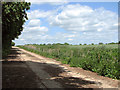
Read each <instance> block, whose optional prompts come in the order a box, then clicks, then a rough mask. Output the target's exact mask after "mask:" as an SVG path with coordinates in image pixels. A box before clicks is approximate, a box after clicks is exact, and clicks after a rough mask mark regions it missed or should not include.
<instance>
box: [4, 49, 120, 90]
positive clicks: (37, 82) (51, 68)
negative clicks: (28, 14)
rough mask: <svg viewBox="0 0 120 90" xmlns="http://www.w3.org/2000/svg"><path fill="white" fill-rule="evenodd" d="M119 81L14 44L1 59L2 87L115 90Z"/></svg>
mask: <svg viewBox="0 0 120 90" xmlns="http://www.w3.org/2000/svg"><path fill="white" fill-rule="evenodd" d="M118 84H120V81H119V80H114V79H111V78H108V77H103V76H99V75H97V74H96V73H94V72H91V71H86V70H83V69H81V68H76V67H70V66H69V65H66V64H61V62H59V61H56V60H54V59H50V58H46V57H43V56H40V55H37V54H34V53H31V52H28V51H26V50H23V49H20V48H18V47H12V49H11V54H10V55H8V57H7V58H6V59H3V60H2V87H3V88H44V89H53V88H62V89H66V88H82V89H83V88H92V89H94V90H98V89H100V90H103V89H112V90H117V89H118V86H119V85H118Z"/></svg>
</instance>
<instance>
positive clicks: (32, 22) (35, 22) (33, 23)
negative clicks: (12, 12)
mask: <svg viewBox="0 0 120 90" xmlns="http://www.w3.org/2000/svg"><path fill="white" fill-rule="evenodd" d="M40 24H41V22H40V19H32V20H30V22H29V24H28V26H29V27H35V26H39V25H40Z"/></svg>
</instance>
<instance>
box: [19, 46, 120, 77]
mask: <svg viewBox="0 0 120 90" xmlns="http://www.w3.org/2000/svg"><path fill="white" fill-rule="evenodd" d="M19 47H20V48H23V49H25V50H28V51H31V52H34V53H37V54H40V55H42V56H45V57H49V58H55V59H56V60H59V61H61V62H62V63H64V64H70V66H72V67H81V68H83V69H85V70H90V71H93V72H96V73H98V74H99V75H102V76H107V77H110V78H113V79H120V67H119V65H120V63H119V61H118V48H117V45H111V46H110V45H85V46H83V45H82V46H79V45H78V46H75V45H24V46H19Z"/></svg>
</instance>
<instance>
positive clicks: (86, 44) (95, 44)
mask: <svg viewBox="0 0 120 90" xmlns="http://www.w3.org/2000/svg"><path fill="white" fill-rule="evenodd" d="M109 44H120V41H119V42H118V43H114V42H111V43H106V45H109ZM27 45H30V44H27ZM33 45H38V44H33ZM40 45H41V46H44V45H72V44H69V43H66V42H65V43H63V44H62V43H53V44H50V43H48V44H45V43H44V44H40ZM79 45H87V44H86V43H85V44H79ZM89 45H104V43H102V42H100V43H98V44H94V43H91V44H89Z"/></svg>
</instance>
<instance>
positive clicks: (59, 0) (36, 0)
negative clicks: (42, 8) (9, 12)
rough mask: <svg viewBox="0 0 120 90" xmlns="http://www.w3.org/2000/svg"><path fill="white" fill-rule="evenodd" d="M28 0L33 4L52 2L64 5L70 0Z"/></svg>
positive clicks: (52, 3)
mask: <svg viewBox="0 0 120 90" xmlns="http://www.w3.org/2000/svg"><path fill="white" fill-rule="evenodd" d="M26 1H27V2H31V3H32V4H45V3H47V4H51V5H63V4H67V3H68V0H26Z"/></svg>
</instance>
